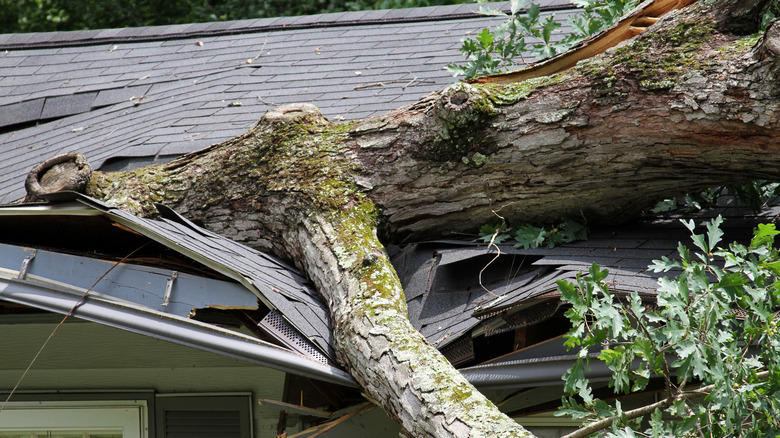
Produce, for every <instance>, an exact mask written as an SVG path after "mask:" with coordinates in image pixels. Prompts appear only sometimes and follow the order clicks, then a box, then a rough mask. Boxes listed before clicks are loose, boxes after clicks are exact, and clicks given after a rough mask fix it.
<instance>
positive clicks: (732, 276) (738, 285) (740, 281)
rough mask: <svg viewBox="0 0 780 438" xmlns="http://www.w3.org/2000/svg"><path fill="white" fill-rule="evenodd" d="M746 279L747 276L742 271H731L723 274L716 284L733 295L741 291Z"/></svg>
mask: <svg viewBox="0 0 780 438" xmlns="http://www.w3.org/2000/svg"><path fill="white" fill-rule="evenodd" d="M748 281H749V279H748V277H747V276H746V275H745V274H743V273H742V272H732V273H729V274H726V275H724V276H723V278H721V280H720V282H718V285H717V286H718V287H719V288H721V289H723V290H725V291H726V292H728V293H729V294H731V295H732V296H734V295H736V294H738V293H740V292H741V291H742V287H743V286H745V285H746V284H747V283H748Z"/></svg>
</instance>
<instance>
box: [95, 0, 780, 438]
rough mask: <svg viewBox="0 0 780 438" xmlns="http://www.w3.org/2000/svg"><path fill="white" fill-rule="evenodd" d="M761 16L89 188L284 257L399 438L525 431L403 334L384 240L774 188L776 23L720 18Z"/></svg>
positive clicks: (308, 111) (271, 130) (694, 12)
mask: <svg viewBox="0 0 780 438" xmlns="http://www.w3.org/2000/svg"><path fill="white" fill-rule="evenodd" d="M748 3H749V5H748ZM764 3H765V2H764ZM756 5H758V6H756ZM747 6H752V8H751V7H747ZM764 7H765V5H764V4H759V3H756V2H739V1H737V0H731V1H721V2H719V3H716V4H715V5H710V6H708V5H705V3H704V2H700V4H695V5H692V6H690V7H688V8H686V9H684V10H681V11H677V12H674V13H671V14H669V15H667V16H666V17H664V18H663V19H661V20H660V21H659V22H658V23H657V24H656V25H654V26H652V27H651V28H649V29H648V30H647V31H646V32H644V33H643V34H642V35H640V36H639V37H637V38H635V39H633V40H631V41H629V42H628V44H626V45H625V46H623V47H620V48H617V49H612V50H610V51H608V52H607V53H606V54H604V55H602V56H599V57H597V58H593V59H590V60H587V61H584V62H581V63H580V64H578V65H577V66H576V67H575V68H573V69H571V70H567V71H565V72H562V73H558V74H555V75H552V76H548V77H543V78H537V79H532V80H526V81H523V82H520V83H512V84H507V85H495V84H463V83H461V84H456V85H453V86H451V87H449V88H447V89H446V90H444V91H442V92H440V93H436V94H433V95H430V96H428V97H427V98H425V99H423V100H422V101H420V102H418V103H417V104H415V105H412V106H410V107H406V108H402V109H399V110H397V111H395V112H392V113H390V114H387V115H384V116H380V117H375V118H370V119H366V120H362V121H359V122H353V123H346V124H331V123H329V122H327V121H326V120H324V119H323V118H322V116H320V115H319V112H318V111H317V110H316V109H315V108H313V107H311V106H310V105H293V106H285V107H280V108H277V109H276V110H273V111H270V112H269V113H268V114H266V115H265V116H264V117H263V119H262V120H261V121H260V122H259V123H258V125H257V126H256V127H255V128H253V129H252V130H250V131H249V132H247V133H246V134H244V135H242V136H241V137H239V138H236V139H234V140H231V141H228V142H226V143H223V144H220V145H216V146H213V147H211V148H208V149H206V150H204V151H201V152H198V153H195V154H191V155H188V156H184V157H182V158H180V159H178V160H176V161H174V162H172V163H168V164H165V165H157V166H151V167H147V168H143V169H138V170H134V171H127V172H121V173H95V174H93V176H92V180H91V181H90V183H89V185H88V187H87V192H88V193H89V194H90V195H92V196H95V197H97V198H100V199H102V200H104V201H106V202H109V203H112V204H115V205H119V206H122V207H124V208H127V209H130V210H132V211H134V212H136V213H138V214H142V215H153V214H154V212H155V210H154V206H153V203H156V202H160V203H164V204H167V205H169V206H171V207H173V208H175V209H177V210H178V211H180V212H182V213H183V214H185V215H186V216H188V217H190V218H191V219H195V220H199V221H202V222H203V223H204V224H205V225H206V226H207V227H208V228H210V229H212V230H214V231H217V232H220V233H222V234H224V235H226V236H227V237H230V238H233V239H235V240H238V241H242V242H245V243H248V244H250V245H252V246H254V247H258V248H262V249H266V250H270V251H273V252H274V253H276V254H278V255H280V256H282V257H285V258H288V259H291V260H294V261H295V262H296V263H297V264H298V265H299V266H300V267H301V268H302V269H303V270H304V271H305V272H306V273H307V274H308V275H309V277H310V278H311V279H312V280H313V282H314V283H315V285H316V286H317V288H318V290H319V291H320V292H321V293H322V295H323V296H324V297H325V298H326V300H327V302H328V305H329V307H330V310H331V316H332V319H333V328H334V342H335V348H336V350H337V353H338V355H339V359H340V361H341V362H342V363H343V364H344V365H345V366H346V367H347V368H348V369H349V371H350V372H351V373H352V374H353V375H354V376H355V378H356V379H357V380H358V381H359V382H360V383H361V385H362V386H363V388H364V390H365V393H366V394H367V395H368V397H370V398H371V399H373V400H374V401H376V402H377V403H378V404H380V405H381V406H382V407H383V408H384V409H385V411H386V412H387V413H388V414H389V415H390V416H391V417H392V418H395V419H396V420H397V421H399V423H401V425H402V428H403V431H404V432H403V433H404V434H405V435H406V436H413V437H424V436H436V437H440V436H460V437H462V436H475V437H476V436H490V437H502V436H526V435H528V434H527V432H525V431H524V430H523V429H522V428H520V427H519V426H517V425H516V424H515V422H514V421H512V420H511V419H508V418H507V417H506V416H504V415H503V414H501V413H500V412H499V411H498V410H497V409H496V408H495V407H494V406H493V405H492V404H491V403H490V402H489V401H488V400H487V399H485V398H484V397H483V396H482V395H481V394H479V392H478V391H476V390H475V389H474V388H473V387H472V386H471V385H470V384H468V382H466V380H465V379H464V378H463V377H462V376H461V375H460V374H459V373H458V372H457V371H456V370H455V369H454V368H453V367H452V366H451V365H449V364H448V363H447V361H446V360H445V359H444V358H443V356H442V355H441V354H439V353H438V351H437V350H436V349H435V348H433V347H432V346H431V345H430V344H428V343H427V342H426V341H425V340H424V339H423V338H422V336H421V335H419V333H417V332H416V331H414V329H413V328H412V326H411V325H410V324H409V321H408V319H407V317H406V304H405V299H404V296H403V290H402V288H401V286H400V282H399V280H398V277H397V275H396V274H395V272H394V271H393V269H392V267H391V265H390V263H389V260H388V257H387V254H386V252H385V251H384V248H383V245H382V243H381V241H385V242H387V241H393V242H401V241H406V240H411V239H418V238H421V237H432V236H441V235H448V234H452V233H458V232H464V231H469V230H474V229H476V228H477V227H478V226H479V225H481V224H483V223H485V222H487V221H490V220H491V219H493V218H494V217H495V216H494V215H495V212H496V211H499V210H500V214H501V216H503V217H505V218H507V219H509V220H515V221H546V220H557V219H559V218H560V217H561V216H565V215H570V216H582V217H585V218H586V219H588V220H590V221H592V222H598V223H602V222H605V223H606V222H610V223H611V222H618V221H624V220H628V219H630V218H632V217H634V216H635V215H636V214H638V213H639V212H641V211H642V209H644V208H646V207H647V206H649V205H651V204H652V203H654V202H655V201H656V200H658V199H659V198H661V197H664V196H668V195H673V194H679V193H682V192H686V191H691V190H697V189H700V188H703V187H707V186H712V185H720V184H724V183H729V182H738V181H745V180H748V179H754V178H764V179H780V178H778V177H780V170H779V169H780V166H778V164H780V153H778V152H780V151H778V149H780V141H778V140H779V137H780V134H778V132H780V131H778V127H780V126H778V125H779V124H780V107H779V106H778V105H780V90H779V89H778V86H779V85H778V84H780V82H778V71H779V70H778V63H777V57H778V55H779V54H780V50H779V49H778V47H779V46H780V44H779V43H778V41H780V29H778V28H780V25H777V24H775V25H774V26H772V27H771V28H770V29H769V30H768V31H767V33H766V36H765V37H762V38H757V37H752V38H750V37H748V38H745V37H743V36H741V35H737V34H735V33H733V32H734V31H733V30H732V29H731V28H729V27H728V26H725V25H724V24H723V23H728V22H730V21H729V20H724V18H723V17H724V16H726V15H729V14H732V13H735V12H734V11H737V10H739V11H744V10H751V11H754V13H753V14H752V15H750V14H747V13H744V12H740V13H741V14H743V15H740V17H742V21H745V22H746V21H750V20H752V21H751V22H753V23H754V24H755V23H756V22H757V19H756V17H755V14H756V13H757V12H755V11H761V10H763V8H764ZM745 14H747V15H750V20H748V18H745V16H746V15H745ZM747 27H750V26H747ZM750 28H751V29H753V30H755V29H756V26H755V25H753V26H752V27H750ZM744 30H745V29H744V26H743V27H740V28H739V32H744ZM377 235H379V236H380V237H381V239H380V238H379V237H377Z"/></svg>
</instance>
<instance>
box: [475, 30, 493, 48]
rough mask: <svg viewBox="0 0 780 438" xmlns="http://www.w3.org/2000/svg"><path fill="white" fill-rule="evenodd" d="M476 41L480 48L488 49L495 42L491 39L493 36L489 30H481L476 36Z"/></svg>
mask: <svg viewBox="0 0 780 438" xmlns="http://www.w3.org/2000/svg"><path fill="white" fill-rule="evenodd" d="M477 41H479V43H480V44H481V45H482V47H484V48H490V47H491V46H492V45H493V42H494V41H495V40H494V39H493V34H492V33H491V32H490V30H488V29H482V32H480V33H479V35H477Z"/></svg>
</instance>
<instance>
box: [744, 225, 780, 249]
mask: <svg viewBox="0 0 780 438" xmlns="http://www.w3.org/2000/svg"><path fill="white" fill-rule="evenodd" d="M778 234H780V231H777V230H776V229H775V224H758V227H757V228H756V229H755V230H753V239H752V240H751V241H750V247H751V248H759V247H762V246H771V245H772V244H773V243H774V242H775V236H777V235H778Z"/></svg>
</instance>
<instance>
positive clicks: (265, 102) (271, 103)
mask: <svg viewBox="0 0 780 438" xmlns="http://www.w3.org/2000/svg"><path fill="white" fill-rule="evenodd" d="M257 99H258V100H259V101H260V102H263V103H264V104H266V105H271V106H279V104H278V103H273V102H269V101H267V100H265V99H263V98H262V97H260V96H257Z"/></svg>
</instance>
